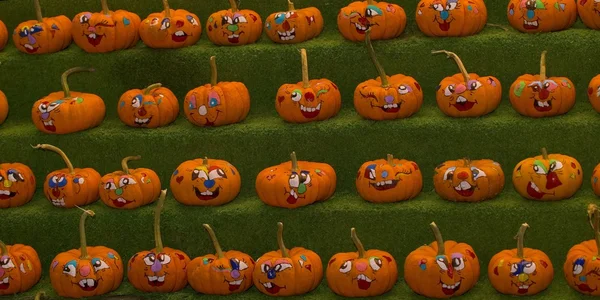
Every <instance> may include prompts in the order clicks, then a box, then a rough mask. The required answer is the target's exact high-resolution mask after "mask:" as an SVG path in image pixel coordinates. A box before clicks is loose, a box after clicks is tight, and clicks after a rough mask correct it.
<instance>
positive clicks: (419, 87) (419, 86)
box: [415, 81, 421, 91]
mask: <svg viewBox="0 0 600 300" xmlns="http://www.w3.org/2000/svg"><path fill="white" fill-rule="evenodd" d="M415 86H416V87H417V90H419V91H420V90H421V85H420V84H419V83H418V82H416V81H415Z"/></svg>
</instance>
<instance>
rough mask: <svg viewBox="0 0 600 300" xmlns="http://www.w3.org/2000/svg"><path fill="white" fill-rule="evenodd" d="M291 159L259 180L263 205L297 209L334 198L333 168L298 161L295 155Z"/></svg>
mask: <svg viewBox="0 0 600 300" xmlns="http://www.w3.org/2000/svg"><path fill="white" fill-rule="evenodd" d="M290 157H291V161H289V162H284V163H282V164H280V165H277V166H272V167H270V168H266V169H264V170H262V171H261V172H260V173H259V174H258V176H257V177H256V193H257V194H258V197H259V198H260V200H262V202H264V203H265V204H267V205H271V206H276V207H284V208H297V207H301V206H306V205H310V204H312V203H314V202H317V201H325V200H327V199H329V198H330V197H331V196H333V193H334V192H335V187H336V181H337V177H336V174H335V171H334V170H333V168H332V167H331V166H330V165H328V164H325V163H317V162H308V161H298V160H297V159H296V152H292V154H291V155H290ZM281 191H284V193H282V192H281Z"/></svg>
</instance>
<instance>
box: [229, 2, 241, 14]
mask: <svg viewBox="0 0 600 300" xmlns="http://www.w3.org/2000/svg"><path fill="white" fill-rule="evenodd" d="M229 5H230V6H231V12H237V11H238V10H239V9H238V3H237V1H236V0H229Z"/></svg>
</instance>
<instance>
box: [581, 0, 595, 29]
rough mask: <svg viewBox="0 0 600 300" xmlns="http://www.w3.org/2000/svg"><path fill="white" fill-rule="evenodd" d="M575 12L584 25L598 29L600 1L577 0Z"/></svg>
mask: <svg viewBox="0 0 600 300" xmlns="http://www.w3.org/2000/svg"><path fill="white" fill-rule="evenodd" d="M576 2H577V12H578V13H579V17H580V18H581V21H583V23H584V24H585V26H587V27H589V28H591V29H596V30H599V29H600V2H599V1H595V0H577V1H576Z"/></svg>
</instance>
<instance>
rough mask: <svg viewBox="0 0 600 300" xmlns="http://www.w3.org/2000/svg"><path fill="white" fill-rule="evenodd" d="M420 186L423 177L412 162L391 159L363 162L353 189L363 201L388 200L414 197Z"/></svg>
mask: <svg viewBox="0 0 600 300" xmlns="http://www.w3.org/2000/svg"><path fill="white" fill-rule="evenodd" d="M422 188H423V176H422V175H421V169H419V165H417V163H415V162H414V161H409V160H405V159H397V158H394V156H393V155H391V154H388V155H387V160H385V159H378V160H373V161H368V162H365V163H364V164H363V165H362V166H361V167H360V169H358V174H357V176H356V189H357V190H358V194H359V195H360V196H361V197H362V198H363V199H365V200H367V201H369V202H373V203H390V202H398V201H405V200H409V199H412V198H415V197H416V196H417V195H419V193H420V192H421V189H422Z"/></svg>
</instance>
